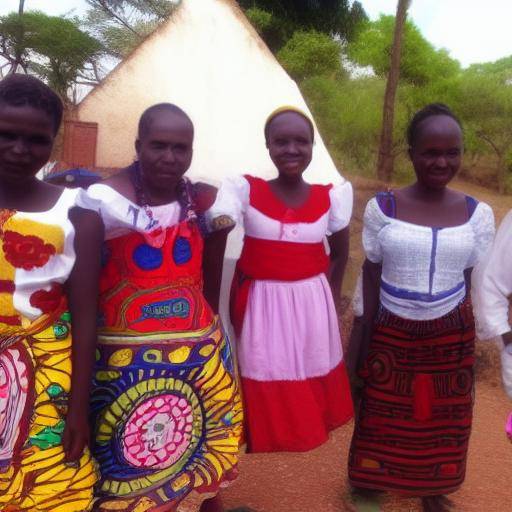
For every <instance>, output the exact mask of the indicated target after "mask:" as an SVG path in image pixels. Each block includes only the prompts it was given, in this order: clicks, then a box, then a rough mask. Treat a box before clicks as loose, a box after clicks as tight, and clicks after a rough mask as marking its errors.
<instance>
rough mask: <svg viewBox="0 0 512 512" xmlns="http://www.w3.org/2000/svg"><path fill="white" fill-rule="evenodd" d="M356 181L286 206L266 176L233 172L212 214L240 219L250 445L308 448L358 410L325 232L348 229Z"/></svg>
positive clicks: (240, 324) (237, 310)
mask: <svg viewBox="0 0 512 512" xmlns="http://www.w3.org/2000/svg"><path fill="white" fill-rule="evenodd" d="M352 201H353V194H352V187H351V185H350V183H348V182H346V181H345V182H344V183H342V184H340V185H339V186H336V187H332V186H331V185H327V186H325V185H312V186H311V192H310V196H309V198H308V200H307V201H306V202H305V204H304V205H302V206H301V207H299V208H289V207H288V206H287V205H286V204H284V203H283V202H282V201H281V200H280V199H278V198H277V196H276V195H275V194H274V193H273V191H272V189H271V188H270V186H269V184H268V183H267V182H266V181H264V180H262V179H260V178H255V177H251V176H244V177H242V176H241V177H237V178H234V179H229V180H227V181H226V182H225V183H224V184H223V186H222V187H221V189H220V190H219V193H218V196H217V200H216V202H215V204H214V205H213V207H212V208H211V210H210V211H209V217H210V219H211V220H212V222H213V224H214V225H215V219H217V218H220V217H223V216H229V217H231V218H232V219H233V220H234V221H235V222H241V223H242V222H243V226H244V230H245V238H244V245H243V249H242V254H241V256H240V259H239V261H238V263H237V267H236V272H235V276H234V278H233V284H232V290H231V321H232V323H233V326H234V328H235V332H236V333H237V337H238V345H237V350H238V358H239V364H240V373H241V377H242V387H243V396H244V407H245V417H246V440H247V448H248V451H249V452H270V451H306V450H310V449H313V448H315V447H317V446H319V445H321V444H322V443H324V442H325V441H326V440H327V437H328V433H329V431H330V430H332V429H334V428H336V427H338V426H340V425H342V424H344V423H345V422H347V421H348V420H350V419H351V418H352V415H353V406H352V400H351V396H350V388H349V383H348V378H347V374H346V370H345V365H344V362H343V351H342V346H341V338H340V332H339V326H338V318H337V314H336V310H335V307H334V301H333V297H332V293H331V289H330V286H329V283H328V281H327V278H326V275H325V274H326V272H327V271H328V268H329V256H328V255H327V252H326V243H325V237H326V235H328V234H331V233H335V232H337V231H339V230H341V229H343V228H345V227H346V226H347V225H348V223H349V221H350V217H351V213H352Z"/></svg>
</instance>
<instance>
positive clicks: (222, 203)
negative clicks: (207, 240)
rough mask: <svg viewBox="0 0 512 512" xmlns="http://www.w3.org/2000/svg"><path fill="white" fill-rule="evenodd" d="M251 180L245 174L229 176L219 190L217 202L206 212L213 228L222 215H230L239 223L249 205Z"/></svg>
mask: <svg viewBox="0 0 512 512" xmlns="http://www.w3.org/2000/svg"><path fill="white" fill-rule="evenodd" d="M249 193H250V185H249V182H248V181H247V180H246V179H245V178H244V177H243V176H236V177H234V178H227V179H225V180H224V181H223V182H222V185H221V187H220V188H219V190H218V192H217V198H216V199H215V202H214V203H213V205H212V206H211V207H210V209H209V210H207V212H206V219H207V221H208V224H209V225H210V227H211V228H212V229H215V227H214V226H213V223H214V221H215V219H218V218H220V217H229V218H231V219H232V220H233V222H234V223H236V224H239V223H241V222H242V220H243V215H244V213H245V211H246V210H247V206H248V205H249Z"/></svg>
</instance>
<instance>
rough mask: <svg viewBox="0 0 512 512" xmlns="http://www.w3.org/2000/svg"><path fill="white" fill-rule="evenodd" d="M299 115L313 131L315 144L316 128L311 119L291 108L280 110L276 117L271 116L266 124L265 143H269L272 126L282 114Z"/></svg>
mask: <svg viewBox="0 0 512 512" xmlns="http://www.w3.org/2000/svg"><path fill="white" fill-rule="evenodd" d="M290 113H291V114H297V115H298V116H300V117H302V119H305V120H306V121H307V123H308V125H309V129H310V130H311V140H312V141H313V142H314V140H315V127H314V126H313V123H312V122H311V119H309V117H308V116H307V115H305V114H303V113H302V112H299V110H296V109H294V108H290V109H289V110H279V111H278V112H276V113H275V114H274V115H271V116H270V117H269V118H268V120H267V122H266V123H265V129H264V134H265V142H267V143H268V133H269V131H270V125H271V124H272V121H274V119H277V118H278V117H279V116H280V115H281V114H290Z"/></svg>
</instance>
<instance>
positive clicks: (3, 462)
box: [0, 189, 97, 512]
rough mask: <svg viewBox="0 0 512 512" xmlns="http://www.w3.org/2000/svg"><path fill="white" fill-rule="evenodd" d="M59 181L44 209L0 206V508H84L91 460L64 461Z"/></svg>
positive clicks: (66, 366) (71, 194)
mask: <svg viewBox="0 0 512 512" xmlns="http://www.w3.org/2000/svg"><path fill="white" fill-rule="evenodd" d="M79 193H80V192H79V191H77V190H69V189H66V190H64V191H63V192H62V195H61V197H60V198H59V200H58V201H57V203H56V204H55V205H54V206H53V208H51V209H50V210H48V211H45V212H38V213H26V212H15V211H8V210H0V509H1V510H2V511H3V512H21V511H30V512H37V511H48V512H81V511H86V510H90V509H91V508H92V488H93V485H94V483H95V482H96V480H97V475H96V469H95V464H94V462H93V460H92V458H91V455H90V454H89V451H87V450H86V451H85V452H84V454H83V455H82V457H81V459H80V460H79V461H77V462H75V463H66V462H65V461H64V451H63V447H62V435H63V432H64V427H65V418H66V410H67V398H68V394H69V392H70V387H71V325H70V316H69V313H68V312H67V307H66V296H65V293H64V287H63V286H64V283H65V282H66V280H67V278H68V277H69V274H70V272H71V270H72V268H73V264H74V261H75V252H74V246H73V243H74V228H73V225H72V224H71V222H70V221H69V219H68V211H69V209H70V208H72V207H73V206H74V205H75V203H76V199H77V194H79Z"/></svg>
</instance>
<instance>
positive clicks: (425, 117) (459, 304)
mask: <svg viewBox="0 0 512 512" xmlns="http://www.w3.org/2000/svg"><path fill="white" fill-rule="evenodd" d="M407 136H408V143H409V155H410V158H411V162H412V164H413V167H414V170H415V173H416V181H415V183H413V184H412V185H410V186H407V187H404V188H402V189H398V190H395V191H391V192H387V193H381V194H377V196H376V197H375V198H373V199H371V200H370V201H369V203H368V205H367V207H366V211H365V216H364V228H363V245H364V249H365V253H366V261H365V264H364V267H363V303H364V321H365V323H366V324H367V325H368V326H369V328H370V329H371V331H372V337H371V342H370V345H369V350H368V355H367V357H366V359H365V361H364V364H363V365H362V368H361V369H360V375H361V377H362V378H363V379H364V382H365V386H364V389H363V395H362V401H361V404H360V410H359V415H358V418H357V421H356V428H355V431H354V436H353V439H352V446H351V453H350V461H349V478H350V481H351V483H352V485H353V486H354V487H355V488H357V489H370V490H380V491H390V492H398V493H401V494H406V495H412V496H421V497H422V502H423V508H424V510H425V511H435V512H440V511H443V510H447V509H448V508H449V502H448V500H447V499H446V498H445V497H444V495H445V494H447V493H450V492H453V491H454V490H456V489H457V488H458V487H459V486H460V485H461V484H462V482H463V480H464V476H465V469H466V455H467V447H468V441H469V435H470V430H471V419H472V407H473V363H474V338H475V334H474V320H473V315H472V306H471V303H470V300H469V296H468V293H469V286H468V284H469V282H470V275H471V270H472V268H473V266H474V265H475V264H476V263H477V262H478V261H479V260H480V259H481V257H482V255H483V254H484V253H485V252H486V249H487V248H488V247H489V245H490V243H491V242H492V238H493V236H494V217H493V213H492V210H491V208H490V207H489V206H488V205H487V204H485V203H482V202H478V201H477V200H475V199H474V198H472V197H469V196H466V195H464V194H463V193H461V192H458V191H455V190H452V189H450V188H448V187H447V185H448V184H449V183H450V181H451V180H452V179H453V177H454V176H455V174H456V173H457V171H458V170H459V167H460V164H461V158H462V152H463V143H462V129H461V126H460V123H459V121H458V120H457V118H456V117H455V116H454V114H453V113H452V112H451V111H450V109H449V108H448V107H446V106H445V105H441V104H432V105H428V106H427V107H425V108H424V109H422V110H421V111H419V112H418V113H416V115H415V116H414V118H413V119H412V121H411V123H410V126H409V129H408V133H407Z"/></svg>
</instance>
